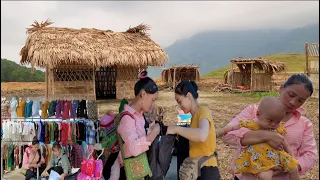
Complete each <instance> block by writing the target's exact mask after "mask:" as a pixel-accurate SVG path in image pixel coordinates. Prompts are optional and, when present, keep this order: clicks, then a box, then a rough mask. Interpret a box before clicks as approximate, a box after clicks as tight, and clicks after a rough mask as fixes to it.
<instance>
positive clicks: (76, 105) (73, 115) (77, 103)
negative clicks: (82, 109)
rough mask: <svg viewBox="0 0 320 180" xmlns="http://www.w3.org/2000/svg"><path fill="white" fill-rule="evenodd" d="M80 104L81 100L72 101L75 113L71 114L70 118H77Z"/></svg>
mask: <svg viewBox="0 0 320 180" xmlns="http://www.w3.org/2000/svg"><path fill="white" fill-rule="evenodd" d="M78 105H79V100H73V101H72V110H73V114H70V118H76V114H77V108H78Z"/></svg>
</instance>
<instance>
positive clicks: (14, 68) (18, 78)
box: [1, 58, 45, 82]
mask: <svg viewBox="0 0 320 180" xmlns="http://www.w3.org/2000/svg"><path fill="white" fill-rule="evenodd" d="M44 80H45V74H44V72H42V71H40V70H35V72H34V73H31V68H27V67H25V66H20V65H19V64H17V63H15V62H13V61H10V60H7V59H2V58H1V82H44Z"/></svg>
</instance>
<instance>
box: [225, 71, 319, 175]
mask: <svg viewBox="0 0 320 180" xmlns="http://www.w3.org/2000/svg"><path fill="white" fill-rule="evenodd" d="M312 93H313V85H312V82H311V81H310V79H309V78H308V77H307V76H306V75H304V74H294V75H292V76H291V77H289V79H288V80H287V81H286V82H285V83H284V84H283V85H282V86H281V87H280V90H279V94H280V96H279V100H280V101H281V102H282V103H283V104H284V105H285V107H286V115H285V117H284V119H283V120H282V122H285V125H284V128H285V129H286V130H287V132H288V133H287V134H286V135H285V136H281V135H279V134H277V133H276V132H270V131H266V130H258V131H250V130H248V129H246V128H241V129H239V130H235V131H231V132H229V133H228V134H226V135H225V136H224V137H223V140H224V142H226V143H227V144H230V145H234V146H236V147H237V151H236V154H235V156H234V158H233V161H232V167H233V163H234V159H235V157H238V155H239V153H240V151H241V149H242V148H243V147H246V146H248V145H252V144H259V143H267V144H269V145H270V146H271V147H273V148H275V149H278V150H281V149H282V147H283V144H284V139H285V140H287V142H288V143H289V145H290V147H291V149H292V155H293V157H294V158H295V159H297V160H298V163H299V165H298V170H299V173H300V174H304V173H305V172H306V171H307V170H309V169H310V168H312V167H313V166H314V164H315V163H316V160H317V159H318V153H317V146H316V140H315V137H314V134H313V125H312V122H311V121H310V120H309V119H308V118H306V117H304V116H302V114H303V109H302V108H301V106H302V105H303V104H304V103H305V102H306V100H307V99H308V98H309V97H310V96H311V95H312ZM257 107H258V105H256V104H252V105H248V106H247V107H246V108H244V109H243V110H242V111H241V112H240V113H239V114H238V115H237V116H236V117H235V118H234V119H233V120H231V122H229V123H228V126H234V125H237V124H239V121H240V120H243V119H255V118H256V113H257ZM255 179H256V177H255V176H254V175H250V174H240V175H238V174H237V175H236V177H235V180H255ZM273 180H289V176H288V173H284V172H283V170H282V169H277V170H275V171H274V177H273Z"/></svg>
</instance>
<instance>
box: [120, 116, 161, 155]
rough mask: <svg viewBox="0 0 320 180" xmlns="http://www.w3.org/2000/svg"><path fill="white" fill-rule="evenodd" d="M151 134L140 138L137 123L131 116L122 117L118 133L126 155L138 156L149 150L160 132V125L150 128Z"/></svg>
mask: <svg viewBox="0 0 320 180" xmlns="http://www.w3.org/2000/svg"><path fill="white" fill-rule="evenodd" d="M149 129H150V131H151V132H150V133H149V134H148V135H146V136H143V137H139V135H138V132H137V129H136V122H135V120H134V119H132V118H131V117H130V116H124V117H122V119H121V121H120V125H119V126H118V128H117V132H118V133H119V134H120V136H121V138H122V139H123V141H124V147H125V148H124V151H125V154H126V155H130V156H138V155H140V154H141V153H143V152H146V151H147V150H148V149H149V146H150V145H151V143H152V142H153V141H154V139H155V138H156V137H157V135H158V134H159V132H160V128H159V125H158V124H155V125H154V126H152V127H150V128H149Z"/></svg>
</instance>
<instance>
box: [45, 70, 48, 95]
mask: <svg viewBox="0 0 320 180" xmlns="http://www.w3.org/2000/svg"><path fill="white" fill-rule="evenodd" d="M48 73H49V68H48V67H46V73H45V81H46V89H45V97H46V100H48V96H49V92H48V91H49V77H48Z"/></svg>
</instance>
